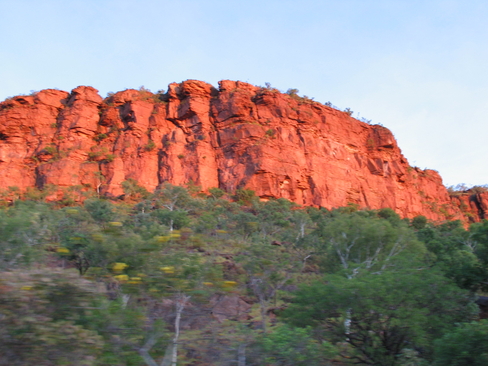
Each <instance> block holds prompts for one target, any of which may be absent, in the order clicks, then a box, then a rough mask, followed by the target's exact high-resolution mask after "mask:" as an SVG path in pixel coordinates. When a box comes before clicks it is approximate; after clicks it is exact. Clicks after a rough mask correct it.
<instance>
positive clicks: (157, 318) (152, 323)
mask: <svg viewBox="0 0 488 366" xmlns="http://www.w3.org/2000/svg"><path fill="white" fill-rule="evenodd" d="M124 189H125V193H126V194H125V196H124V199H123V200H120V201H110V200H107V199H103V198H97V197H91V198H88V199H86V200H85V201H84V203H83V204H76V203H75V200H73V199H63V200H61V201H57V202H51V203H46V202H44V198H45V194H42V192H33V191H32V192H28V194H27V195H22V194H20V193H18V192H17V191H15V190H10V191H9V192H7V193H8V194H6V195H5V196H8V197H9V201H8V202H7V201H5V202H3V205H2V207H3V208H2V209H1V210H0V271H1V272H0V365H31V364H37V365H67V364H69V365H107V366H108V365H148V366H155V365H162V366H164V365H238V366H244V365H276V366H277V365H281V366H285V365H290V366H291V365H345V364H363V365H385V366H386V365H441V364H442V365H464V364H485V361H486V357H487V353H486V350H485V348H486V346H484V345H485V344H488V343H487V341H488V331H487V329H488V325H487V324H485V323H484V321H478V319H479V316H478V308H477V306H476V305H475V303H474V300H475V299H476V298H477V296H479V295H482V294H483V291H484V290H485V289H486V286H487V284H488V282H487V279H488V270H487V268H488V267H487V265H488V221H484V222H482V223H479V224H473V225H472V226H471V227H470V228H469V229H465V228H464V227H463V226H462V225H461V224H460V223H459V222H445V223H442V224H434V223H431V222H428V221H427V220H426V219H425V218H424V217H416V218H414V219H413V220H408V219H401V218H400V217H399V216H398V215H397V214H396V213H395V212H394V211H393V210H391V209H382V210H374V211H373V210H358V209H357V207H355V206H354V205H350V206H348V207H343V208H339V209H335V210H331V211H329V210H326V209H317V208H312V207H308V208H304V207H298V206H296V205H295V204H293V203H291V202H289V201H287V200H284V199H279V200H270V201H267V202H262V201H260V200H259V199H257V198H256V197H255V196H254V193H253V192H252V191H247V190H238V191H237V192H235V194H234V195H232V196H230V195H229V194H227V193H225V192H223V191H221V190H219V189H217V188H214V189H211V190H210V193H209V194H199V193H195V192H198V191H199V190H198V189H197V188H195V187H188V188H182V187H175V186H171V185H164V186H163V187H161V189H159V190H157V191H156V192H154V193H152V194H149V193H148V192H146V191H145V190H144V189H142V188H140V187H139V186H138V185H137V183H136V182H135V181H127V182H125V184H124ZM12 192H13V193H15V195H14V197H13V198H14V199H12ZM463 342H464V343H465V346H464V347H463V346H462V344H463ZM449 344H456V347H454V346H446V345H449ZM466 349H469V350H470V353H469V354H465V353H466V352H464V350H466ZM455 350H458V351H455ZM476 350H479V352H478V351H476Z"/></svg>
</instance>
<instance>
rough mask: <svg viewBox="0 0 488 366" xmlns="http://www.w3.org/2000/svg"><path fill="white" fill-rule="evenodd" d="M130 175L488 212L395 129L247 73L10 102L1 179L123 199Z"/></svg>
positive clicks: (43, 94) (147, 183) (475, 215)
mask: <svg viewBox="0 0 488 366" xmlns="http://www.w3.org/2000/svg"><path fill="white" fill-rule="evenodd" d="M130 178H132V179H135V180H137V181H138V182H139V184H140V185H141V186H143V187H145V188H147V189H148V190H150V191H152V190H154V189H156V188H157V187H158V186H159V185H160V184H161V183H164V182H170V183H172V184H175V185H184V184H187V183H189V182H192V183H194V184H196V185H199V186H201V188H202V190H207V189H209V188H212V187H219V188H222V189H224V190H226V191H229V192H233V191H235V190H236V189H239V188H247V189H252V190H254V191H256V194H257V195H258V196H260V197H261V198H262V199H269V198H279V197H284V198H287V199H289V200H292V201H294V202H297V203H299V204H302V205H316V206H323V207H327V208H332V207H339V206H345V205H347V204H348V203H354V204H358V205H359V206H361V207H368V208H372V209H375V208H383V207H390V208H393V209H394V210H395V211H397V212H398V213H399V214H401V215H402V216H404V217H413V216H416V215H425V216H427V217H428V218H429V219H432V220H443V219H446V218H449V219H463V220H465V221H467V220H471V221H478V220H479V219H480V218H483V217H484V214H485V212H486V210H487V209H488V195H487V194H478V195H477V196H476V197H468V196H461V197H455V198H454V199H453V201H451V197H450V196H449V194H448V192H447V190H446V188H445V187H444V186H443V185H442V180H441V177H440V176H439V175H438V173H437V172H435V171H433V170H420V169H418V168H412V167H410V166H409V164H408V162H407V160H406V159H405V158H404V157H403V155H402V154H401V151H400V149H399V148H398V146H397V143H396V141H395V138H394V137H393V135H392V133H391V132H390V131H389V130H388V129H386V128H384V127H382V126H379V125H369V124H366V123H363V122H360V121H358V120H356V119H354V118H351V117H350V116H349V115H348V114H347V113H345V112H341V111H338V110H336V109H333V108H330V107H328V106H325V105H322V104H320V103H317V102H313V101H311V100H309V99H304V98H300V97H297V96H294V95H287V94H281V93H279V92H278V91H277V90H274V89H270V88H260V87H256V86H253V85H250V84H247V83H242V82H239V81H237V82H236V81H229V80H223V81H221V82H220V83H219V89H216V88H214V87H213V86H212V85H210V84H207V83H204V82H201V81H196V80H187V81H184V82H182V83H180V84H177V83H174V84H170V85H169V88H168V92H167V93H166V94H164V95H155V94H152V93H150V92H149V91H146V90H125V91H122V92H119V93H116V94H114V95H112V96H110V97H108V98H106V99H105V100H103V99H102V98H101V97H100V96H99V95H98V93H97V90H95V89H94V88H91V87H85V86H80V87H78V88H76V89H74V90H73V91H72V92H71V93H67V92H63V91H58V90H51V89H48V90H43V91H40V92H38V93H36V94H35V95H32V96H19V97H14V98H11V99H9V100H7V101H5V102H3V103H1V104H0V188H4V189H5V188H8V187H12V186H16V187H18V188H19V189H20V190H25V189H27V187H34V186H35V187H38V188H42V187H45V186H46V185H49V184H54V185H57V186H61V187H63V186H64V187H77V186H79V187H84V189H97V190H98V191H99V192H101V193H103V194H107V195H110V196H115V197H116V196H119V195H121V194H123V190H122V187H121V183H122V182H123V181H125V180H127V179H130ZM465 213H468V215H467V216H466V215H465Z"/></svg>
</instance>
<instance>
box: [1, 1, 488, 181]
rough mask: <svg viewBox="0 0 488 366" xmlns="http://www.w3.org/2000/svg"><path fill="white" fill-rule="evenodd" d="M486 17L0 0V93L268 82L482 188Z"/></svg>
mask: <svg viewBox="0 0 488 366" xmlns="http://www.w3.org/2000/svg"><path fill="white" fill-rule="evenodd" d="M487 17H488V1H486V0H469V1H466V0H464V1H458V0H452V1H451V0H423V1H417V0H300V1H298V0H294V1H292V0H260V1H256V0H246V1H240V0H222V1H220V0H199V1H198V0H171V1H168V0H117V1H115V0H15V1H14V0H0V34H1V35H2V36H1V38H0V100H4V99H5V98H7V97H10V96H14V95H19V94H29V93H31V92H32V91H38V90H41V89H47V88H58V89H61V90H66V91H70V90H72V89H74V88H76V87H77V86H79V85H90V86H93V87H95V88H96V89H98V90H99V91H100V94H101V95H102V96H106V94H107V93H108V92H116V91H120V90H124V89H127V88H139V87H141V86H144V87H145V88H148V89H150V90H152V91H154V92H156V91H158V90H161V89H162V90H166V89H167V85H168V84H170V83H172V82H181V81H183V80H187V79H197V80H202V81H206V82H208V83H211V84H213V85H214V86H218V81H219V80H223V79H230V80H241V81H245V82H248V83H251V84H254V85H262V86H263V85H265V83H270V84H271V85H272V86H273V87H275V88H277V89H279V90H281V91H283V92H285V91H286V90H288V89H289V88H296V89H298V90H299V91H300V92H299V94H300V95H307V96H308V97H311V98H314V100H316V101H318V102H322V103H325V102H328V101H330V102H331V103H332V104H334V105H336V106H338V107H339V108H341V109H344V108H350V109H351V110H353V111H354V114H353V117H356V118H366V119H368V120H371V121H372V123H373V124H375V123H380V124H382V125H383V126H385V127H387V128H389V129H390V130H391V131H392V132H393V134H394V135H395V137H396V139H397V141H398V144H399V146H400V148H401V149H402V152H403V154H404V155H405V157H406V158H407V159H408V161H409V162H410V164H411V165H412V166H418V167H420V168H422V169H425V168H429V169H434V170H437V171H438V172H439V173H440V174H441V176H442V177H443V181H444V184H445V185H446V186H450V185H456V184H459V183H465V184H467V185H468V186H471V185H485V184H488V169H487V168H488V162H487V160H488V159H487V158H488V140H487V137H488V124H487V123H485V119H486V118H487V117H488V103H487V97H488V67H487V66H488V47H487V46H488V25H487V20H486V19H487Z"/></svg>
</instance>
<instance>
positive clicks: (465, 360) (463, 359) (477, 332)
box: [433, 320, 488, 366]
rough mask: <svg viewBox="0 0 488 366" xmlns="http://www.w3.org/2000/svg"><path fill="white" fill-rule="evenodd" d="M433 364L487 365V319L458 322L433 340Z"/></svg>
mask: <svg viewBox="0 0 488 366" xmlns="http://www.w3.org/2000/svg"><path fill="white" fill-rule="evenodd" d="M433 365H434V366H465V365H470V366H485V365H488V321H486V320H481V321H480V322H472V323H465V324H458V325H457V327H455V328H454V329H453V330H452V331H451V332H449V333H447V334H445V335H444V336H443V337H442V338H440V339H438V340H437V341H436V342H435V351H434V363H433Z"/></svg>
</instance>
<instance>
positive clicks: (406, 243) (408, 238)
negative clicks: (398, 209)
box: [315, 212, 425, 278]
mask: <svg viewBox="0 0 488 366" xmlns="http://www.w3.org/2000/svg"><path fill="white" fill-rule="evenodd" d="M390 217H391V215H390ZM391 220H393V221H395V218H394V217H393V218H390V220H388V219H380V218H375V217H370V216H368V213H366V212H355V213H351V214H339V215H337V216H335V217H332V218H326V219H323V220H322V221H320V222H319V223H318V228H317V230H316V232H315V235H317V236H318V237H319V239H320V242H318V243H317V244H316V251H317V252H318V254H322V255H323V256H324V262H323V265H324V266H326V267H328V268H327V271H328V272H335V271H338V270H339V269H340V268H342V270H343V271H344V273H345V274H346V276H347V277H348V278H354V277H355V276H357V275H358V274H359V273H360V272H364V271H376V272H381V271H384V270H385V269H387V268H389V267H390V266H392V265H393V264H394V263H393V262H394V259H395V258H396V257H397V256H398V255H399V254H401V253H408V252H409V253H416V255H417V256H421V255H422V254H423V253H424V252H425V248H424V247H423V245H422V244H421V243H419V242H418V241H417V240H416V238H415V236H414V234H413V232H411V230H410V229H409V228H408V227H407V226H406V224H404V223H400V222H396V223H395V225H392V224H391V222H390V221H391Z"/></svg>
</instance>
